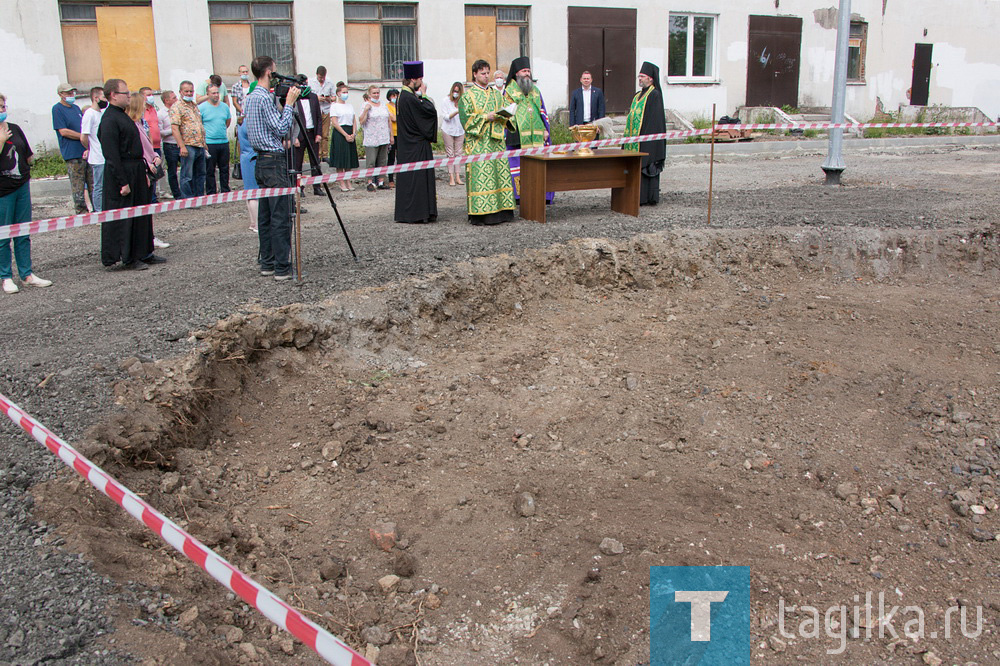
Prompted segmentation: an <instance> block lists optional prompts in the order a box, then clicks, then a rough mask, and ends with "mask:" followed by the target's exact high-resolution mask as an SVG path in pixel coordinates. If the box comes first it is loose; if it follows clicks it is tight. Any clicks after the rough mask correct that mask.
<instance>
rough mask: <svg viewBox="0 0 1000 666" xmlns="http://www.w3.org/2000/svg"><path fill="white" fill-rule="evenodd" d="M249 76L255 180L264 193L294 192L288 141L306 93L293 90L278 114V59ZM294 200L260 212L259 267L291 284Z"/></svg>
mask: <svg viewBox="0 0 1000 666" xmlns="http://www.w3.org/2000/svg"><path fill="white" fill-rule="evenodd" d="M250 70H251V71H252V72H253V75H254V76H255V77H256V78H257V86H256V87H255V88H254V89H253V92H251V93H250V94H248V95H247V96H246V100H245V101H244V102H243V114H244V116H245V117H246V120H245V122H246V125H247V136H248V137H249V139H250V145H251V146H253V149H254V150H255V151H257V166H256V168H255V169H254V174H255V176H256V178H257V186H258V187H260V188H262V189H263V188H271V187H291V186H292V184H291V183H290V182H289V179H288V171H287V170H288V161H287V159H286V155H285V144H284V141H285V138H286V136H287V135H288V131H289V129H291V126H292V114H293V113H294V109H295V100H297V99H298V98H299V93H300V92H301V90H300V89H299V88H298V87H297V86H294V87H292V88H291V89H290V90H289V91H288V98H287V99H286V100H285V108H284V109H283V110H281V111H279V110H278V102H277V100H276V99H275V97H274V95H272V94H271V93H270V91H269V90H268V89H269V88H270V85H271V74H273V73H274V59H272V58H271V57H270V56H258V57H256V58H254V60H253V62H252V63H250ZM291 207H292V198H291V196H289V195H285V196H281V197H271V198H267V199H261V200H260V207H259V208H258V210H257V240H258V243H259V247H260V250H259V252H258V258H257V260H258V262H259V263H260V274H261V275H265V276H267V275H273V276H274V279H275V280H277V281H279V282H283V281H285V280H291V279H292V261H291V254H292V220H291Z"/></svg>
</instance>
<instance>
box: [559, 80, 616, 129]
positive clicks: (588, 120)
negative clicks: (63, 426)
mask: <svg viewBox="0 0 1000 666" xmlns="http://www.w3.org/2000/svg"><path fill="white" fill-rule="evenodd" d="M593 82H594V77H592V76H591V75H590V72H584V73H583V74H581V75H580V87H579V88H577V89H576V90H574V91H573V95H572V96H571V97H570V100H569V124H570V127H572V126H574V125H597V129H598V130H599V131H600V135H601V138H602V139H613V138H614V136H615V133H614V130H612V128H611V121H610V119H609V118H607V117H606V116H605V113H604V91H603V90H601V89H600V88H595V87H593V85H591V84H592V83H593Z"/></svg>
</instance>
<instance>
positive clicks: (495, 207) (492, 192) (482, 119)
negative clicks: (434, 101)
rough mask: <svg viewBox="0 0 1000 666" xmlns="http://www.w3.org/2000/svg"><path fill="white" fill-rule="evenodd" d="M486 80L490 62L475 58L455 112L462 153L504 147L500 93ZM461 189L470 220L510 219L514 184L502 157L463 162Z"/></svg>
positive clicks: (480, 222)
mask: <svg viewBox="0 0 1000 666" xmlns="http://www.w3.org/2000/svg"><path fill="white" fill-rule="evenodd" d="M489 83H490V63H488V62H486V61H485V60H477V61H476V62H474V63H473V64H472V87H471V88H469V89H468V90H467V91H466V92H465V94H463V95H462V97H461V98H460V99H459V102H458V115H459V118H460V119H461V121H462V127H464V128H465V154H466V155H482V154H484V153H498V152H500V151H502V150H503V149H504V129H505V128H506V127H507V126H508V124H509V119H508V118H506V117H504V116H501V115H497V112H498V111H500V110H501V109H503V106H504V103H503V97H502V95H501V94H500V91H498V90H496V89H495V88H491V87H490V86H489ZM465 191H466V196H467V197H468V201H469V222H471V223H472V224H475V225H484V224H488V225H492V224H500V223H501V222H509V221H511V220H513V219H514V188H513V186H512V183H511V179H510V167H509V166H508V165H507V160H506V159H496V160H486V161H484V162H470V163H468V164H466V165H465Z"/></svg>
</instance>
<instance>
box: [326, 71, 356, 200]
mask: <svg viewBox="0 0 1000 666" xmlns="http://www.w3.org/2000/svg"><path fill="white" fill-rule="evenodd" d="M347 97H348V94H347V84H346V83H344V82H343V81H339V82H337V99H336V101H335V102H334V103H333V104H331V105H330V118H331V120H332V122H331V123H330V124H331V125H333V131H332V132H330V137H331V138H330V145H332V146H333V150H332V151H330V166H331V167H333V168H335V169H336V170H337V171H338V172H340V173H343V172H345V171H350V170H351V169H357V168H358V144H357V143H355V141H354V137H355V136H357V134H358V119H357V117H355V115H354V107H353V106H351V105H350V104H349V103H348V101H347ZM353 189H354V186H353V185H351V182H350V181H348V180H342V181H340V191H341V192H348V191H350V190H353Z"/></svg>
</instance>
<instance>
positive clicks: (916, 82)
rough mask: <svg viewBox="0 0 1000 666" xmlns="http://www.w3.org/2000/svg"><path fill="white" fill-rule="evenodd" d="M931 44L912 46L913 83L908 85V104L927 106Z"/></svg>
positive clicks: (932, 47) (932, 48)
mask: <svg viewBox="0 0 1000 666" xmlns="http://www.w3.org/2000/svg"><path fill="white" fill-rule="evenodd" d="M933 51H934V45H933V44H915V45H914V46H913V81H912V83H911V85H910V104H912V105H913V106H927V104H928V102H929V101H930V95H931V54H932V53H933Z"/></svg>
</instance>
